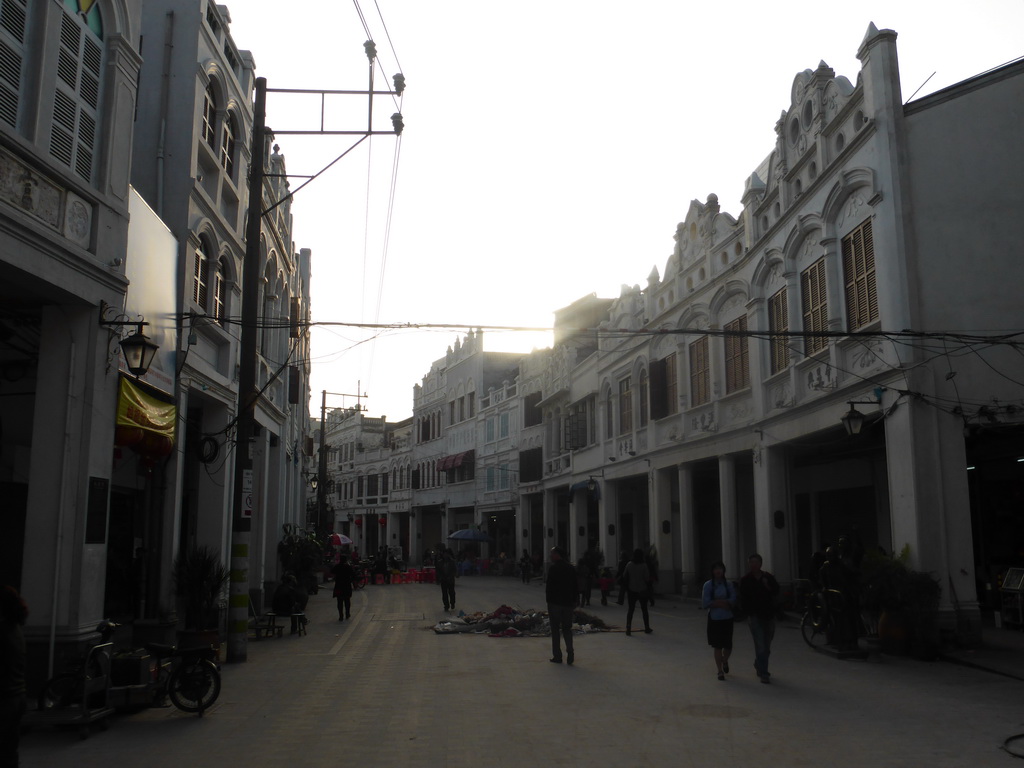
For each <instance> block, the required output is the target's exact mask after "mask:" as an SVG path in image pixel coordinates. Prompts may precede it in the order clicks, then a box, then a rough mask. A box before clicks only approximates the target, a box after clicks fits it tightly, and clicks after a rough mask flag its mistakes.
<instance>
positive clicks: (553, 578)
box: [544, 547, 577, 664]
mask: <svg viewBox="0 0 1024 768" xmlns="http://www.w3.org/2000/svg"><path fill="white" fill-rule="evenodd" d="M576 590H577V584H576V569H575V568H573V567H572V563H570V562H569V561H568V560H567V559H566V558H565V552H564V551H563V550H561V549H560V548H559V547H554V548H552V550H551V567H550V568H549V569H548V580H547V584H546V585H545V589H544V595H545V598H546V599H547V602H548V619H549V620H550V621H551V663H552V664H561V663H562V648H561V644H560V643H559V640H558V635H559V633H561V634H562V636H563V637H564V638H565V654H566V655H565V661H566V663H568V664H572V663H573V661H574V660H575V656H574V654H573V651H572V613H573V608H575V606H576Z"/></svg>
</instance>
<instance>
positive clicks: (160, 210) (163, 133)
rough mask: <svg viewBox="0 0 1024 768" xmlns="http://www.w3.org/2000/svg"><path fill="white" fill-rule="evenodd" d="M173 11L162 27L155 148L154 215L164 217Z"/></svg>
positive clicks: (172, 48) (169, 13) (169, 12)
mask: <svg viewBox="0 0 1024 768" xmlns="http://www.w3.org/2000/svg"><path fill="white" fill-rule="evenodd" d="M173 39H174V11H168V12H167V16H166V25H165V26H164V63H163V73H162V75H161V80H160V137H159V139H158V140H157V146H156V214H157V216H159V217H160V218H161V219H162V218H163V216H164V157H165V146H164V145H165V142H166V139H167V110H168V101H169V99H170V90H171V88H170V80H171V52H172V51H173V50H174V44H173V43H172V40H173Z"/></svg>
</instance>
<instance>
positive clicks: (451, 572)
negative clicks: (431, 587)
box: [435, 549, 455, 611]
mask: <svg viewBox="0 0 1024 768" xmlns="http://www.w3.org/2000/svg"><path fill="white" fill-rule="evenodd" d="M435 568H436V572H437V583H438V584H440V585H441V601H442V602H443V603H444V609H445V611H449V610H454V608H455V556H454V555H453V554H452V551H451V550H450V549H442V550H441V552H440V554H439V555H438V557H437V564H436V566H435Z"/></svg>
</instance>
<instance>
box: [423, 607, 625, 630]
mask: <svg viewBox="0 0 1024 768" xmlns="http://www.w3.org/2000/svg"><path fill="white" fill-rule="evenodd" d="M572 628H573V631H574V632H576V633H579V634H586V633H590V632H607V631H609V630H610V629H611V627H609V626H608V625H607V624H605V623H604V622H603V621H601V619H599V618H598V617H597V616H591V615H590V614H588V613H584V612H583V611H580V610H575V611H573V627H572ZM434 632H436V633H437V634H439V635H457V634H465V633H473V634H478V635H488V636H489V637H550V636H551V622H550V621H549V620H548V612H547V611H535V610H532V609H529V610H523V609H519V608H510V607H509V606H507V605H503V606H501V607H500V608H498V609H497V610H496V611H494V612H492V613H480V612H478V613H463V612H462V611H459V615H458V616H455V617H453V618H451V619H445V620H444V621H440V622H438V623H437V624H436V625H434Z"/></svg>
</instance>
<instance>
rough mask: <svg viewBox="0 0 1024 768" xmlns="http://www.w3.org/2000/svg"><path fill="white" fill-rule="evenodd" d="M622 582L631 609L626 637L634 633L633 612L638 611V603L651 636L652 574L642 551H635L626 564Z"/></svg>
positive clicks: (627, 613)
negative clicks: (648, 605)
mask: <svg viewBox="0 0 1024 768" xmlns="http://www.w3.org/2000/svg"><path fill="white" fill-rule="evenodd" d="M622 581H623V584H625V587H626V599H627V600H628V601H629V608H628V609H627V611H626V636H627V637H628V636H629V635H631V634H632V633H633V611H635V610H636V604H637V602H639V603H640V612H641V613H642V614H643V617H644V632H645V633H647V634H648V635H649V634H651V632H653V631H654V630H653V629H651V617H650V614H648V612H647V600H648V597H649V594H650V593H649V590H650V588H651V572H650V569H649V568H648V567H647V563H646V562H645V561H644V551H643V550H642V549H635V550H633V559H632V560H630V561H629V562H628V563H626V567H625V569H623V572H622Z"/></svg>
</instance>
